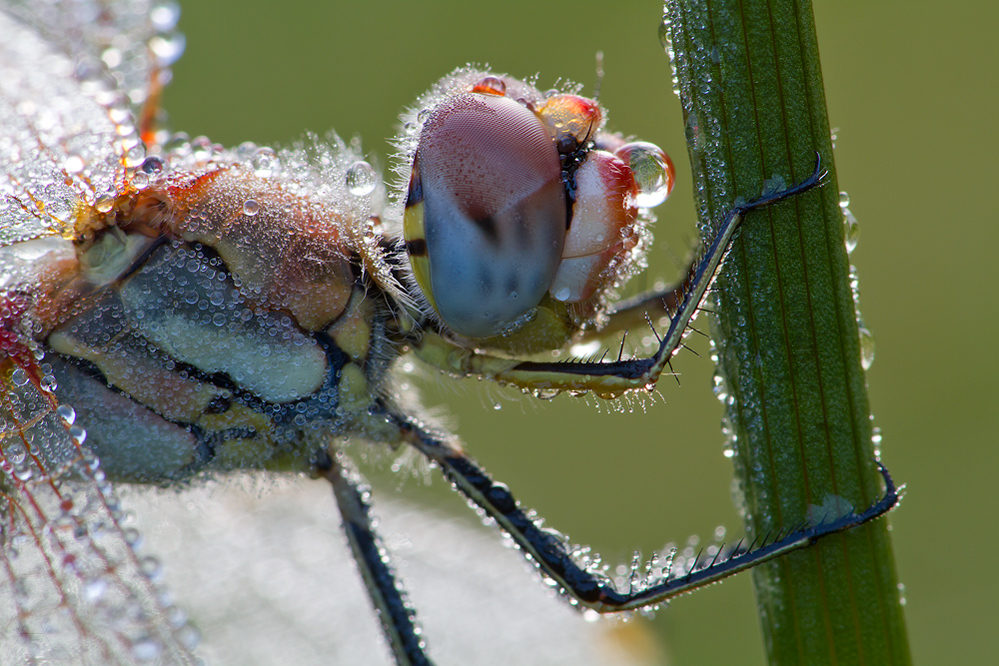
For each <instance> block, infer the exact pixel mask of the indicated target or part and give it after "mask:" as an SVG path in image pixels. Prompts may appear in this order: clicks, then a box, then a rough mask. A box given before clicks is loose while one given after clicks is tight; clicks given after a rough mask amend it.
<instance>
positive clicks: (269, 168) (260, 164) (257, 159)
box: [252, 146, 280, 178]
mask: <svg viewBox="0 0 999 666" xmlns="http://www.w3.org/2000/svg"><path fill="white" fill-rule="evenodd" d="M252 164H253V172H254V173H255V174H256V175H258V176H260V177H261V178H270V177H271V176H272V175H273V174H274V171H275V170H277V168H278V166H279V164H280V162H279V160H278V156H277V153H275V152H274V149H273V148H267V147H266V146H265V147H263V148H259V149H257V152H256V153H255V154H254V155H253V160H252Z"/></svg>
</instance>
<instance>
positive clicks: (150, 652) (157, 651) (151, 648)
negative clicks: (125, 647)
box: [132, 637, 163, 661]
mask: <svg viewBox="0 0 999 666" xmlns="http://www.w3.org/2000/svg"><path fill="white" fill-rule="evenodd" d="M162 653H163V646H162V645H160V644H159V643H158V642H157V641H155V640H153V639H152V638H149V637H146V638H142V639H140V640H137V641H135V642H134V643H132V656H133V657H135V658H136V660H138V661H153V660H154V659H158V658H159V656H160V655H161V654H162Z"/></svg>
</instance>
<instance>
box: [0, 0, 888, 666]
mask: <svg viewBox="0 0 999 666" xmlns="http://www.w3.org/2000/svg"><path fill="white" fill-rule="evenodd" d="M176 19H177V9H176V7H175V6H173V5H169V4H150V5H148V6H143V5H141V3H139V4H137V3H126V2H93V3H88V2H83V3H64V4H59V3H56V4H54V5H49V4H41V3H39V4H35V3H31V2H25V3H14V4H11V5H9V6H8V7H7V8H6V11H5V12H4V13H0V20H2V22H3V25H2V26H0V27H2V30H0V32H2V33H3V34H5V35H9V36H11V37H10V39H7V40H5V44H3V45H2V46H0V58H2V60H0V65H2V68H3V71H4V77H3V81H2V82H0V123H2V127H3V133H2V136H0V166H2V171H3V176H2V181H0V188H2V192H0V195H2V200H0V273H2V276H0V383H2V386H3V391H2V396H0V398H2V402H0V422H2V430H0V447H2V448H0V472H2V477H0V492H2V494H3V495H2V499H3V505H2V507H0V518H2V520H3V523H2V532H0V557H2V562H0V568H2V570H3V571H4V577H5V578H4V579H0V580H2V581H4V585H3V592H2V603H3V606H2V609H0V613H2V614H3V615H2V617H3V618H10V621H5V622H3V626H4V627H5V629H3V630H0V631H5V632H6V633H3V634H0V643H2V644H3V646H4V647H3V648H2V649H3V650H5V651H8V652H10V655H11V658H10V659H8V661H13V662H15V663H17V662H21V663H133V662H135V661H151V662H159V663H197V656H196V655H195V652H194V649H195V644H196V642H197V632H196V630H195V629H194V627H193V626H192V625H191V624H190V623H189V622H188V621H187V618H186V616H185V614H184V613H183V611H182V610H181V609H179V608H177V607H176V605H174V604H173V603H172V602H171V601H170V598H169V596H168V595H167V594H166V592H165V590H164V588H163V587H162V584H161V582H160V579H159V571H158V567H157V564H156V561H155V559H153V558H149V557H144V556H143V555H142V554H141V551H140V550H139V549H138V545H137V544H138V543H139V535H138V533H137V532H136V531H135V530H134V529H133V528H131V527H129V526H128V525H127V521H126V520H125V516H124V515H123V512H122V509H121V503H120V500H119V498H118V496H117V494H116V490H115V488H116V487H117V486H119V485H120V484H125V483H137V484H147V485H155V486H175V487H176V486H181V485H184V484H190V483H192V481H195V480H197V479H201V478H205V477H209V476H213V475H224V474H227V473H236V472H239V471H244V470H253V471H262V472H268V473H273V474H298V475H306V476H310V477H313V478H316V479H324V480H325V481H326V482H328V483H329V485H330V488H331V489H332V494H333V497H334V500H335V504H336V506H337V508H338V510H339V512H340V515H341V526H342V531H343V533H344V535H345V537H346V541H347V543H348V545H349V548H350V550H351V552H352V553H353V556H354V559H355V561H356V563H357V566H358V568H359V570H360V573H361V578H362V580H363V582H364V584H365V586H366V589H367V590H368V594H369V597H370V601H371V604H372V605H373V607H374V609H375V611H376V612H375V616H376V617H377V621H378V623H379V624H380V627H381V630H382V633H383V635H384V637H385V639H386V642H387V644H388V646H389V650H390V651H391V654H392V656H393V658H394V659H395V661H396V663H398V664H428V663H432V662H431V654H432V649H431V648H429V647H428V645H427V641H426V639H425V638H424V636H423V633H422V631H421V629H420V627H419V624H418V622H417V617H416V611H415V610H414V608H412V606H411V604H410V603H409V601H408V599H407V596H406V593H405V591H404V589H403V587H402V585H401V583H400V581H399V578H398V576H397V575H396V573H395V570H394V567H393V564H392V561H391V554H390V552H389V549H388V548H387V547H386V544H385V543H384V542H383V541H382V539H381V538H380V537H379V535H378V532H377V530H376V527H377V526H376V521H375V519H374V517H373V513H372V508H371V491H370V488H369V487H368V486H367V484H366V482H365V481H364V480H363V478H362V477H361V476H360V474H359V472H358V470H357V469H356V467H355V465H354V463H353V462H352V460H351V459H350V457H349V456H348V454H347V449H349V443H351V442H354V441H365V442H368V443H369V444H370V446H373V447H380V448H383V449H384V450H385V451H386V452H389V453H391V454H393V455H415V456H418V457H421V458H422V459H423V460H425V461H426V462H427V463H428V464H429V465H430V466H432V467H433V468H435V469H436V470H438V471H439V472H440V473H441V474H442V475H443V476H444V477H445V478H446V479H447V480H448V482H449V483H450V484H451V485H452V486H453V487H454V489H455V490H456V491H457V492H458V493H460V494H461V495H463V496H464V497H465V499H466V500H467V501H468V502H469V503H470V504H472V505H473V506H474V507H475V508H476V510H477V511H478V512H479V514H480V515H481V516H483V518H485V519H486V520H487V521H489V522H490V523H492V524H494V525H496V526H497V527H498V528H499V529H500V530H501V531H503V532H504V533H505V534H506V535H507V537H508V539H509V540H510V541H511V542H512V543H513V544H514V545H515V546H516V547H517V548H518V549H519V550H520V551H521V552H522V553H523V554H524V555H525V557H526V558H527V559H528V561H530V562H531V563H532V564H533V565H534V566H535V567H536V568H537V570H538V572H539V574H540V576H541V577H542V578H543V580H544V581H545V582H546V583H547V584H548V585H549V586H550V587H552V588H554V589H556V590H558V591H559V592H560V593H561V594H562V595H564V596H565V597H566V598H567V599H569V601H570V603H571V604H572V605H573V606H576V607H577V608H579V609H581V610H587V611H590V612H594V613H615V612H627V611H635V610H643V609H648V608H654V607H656V606H658V605H660V604H662V603H664V602H666V601H668V600H669V599H671V598H673V597H675V596H677V595H679V594H683V593H686V592H689V591H692V590H694V589H696V588H698V587H701V586H704V585H707V584H710V583H712V582H715V581H718V580H720V579H722V578H724V577H727V576H729V575H732V574H734V573H737V572H739V571H743V570H746V569H748V568H751V567H753V566H755V565H757V564H759V563H761V562H764V561H767V560H769V559H772V558H774V557H779V556H780V555H782V554H784V553H787V552H789V551H791V550H794V549H797V548H801V547H805V546H807V545H809V544H811V543H813V542H814V541H815V540H817V539H819V538H821V537H823V536H825V535H827V534H831V533H834V532H839V531H842V530H845V529H850V528H852V527H855V526H857V525H860V524H863V523H864V522H867V521H869V520H873V519H875V518H877V517H878V516H880V515H883V514H884V513H885V512H887V511H888V510H890V509H891V508H892V507H893V506H894V505H895V503H896V502H897V492H896V489H895V486H894V484H893V483H892V480H891V477H890V476H889V475H888V473H887V471H886V470H884V468H883V467H880V465H879V469H880V470H881V471H882V474H883V476H884V481H885V494H884V496H883V497H882V498H881V499H880V500H879V501H878V502H877V503H875V504H873V505H872V506H870V507H867V508H866V509H864V510H861V511H849V512H847V513H845V514H844V515H839V516H831V517H826V518H823V519H821V520H820V521H819V522H816V523H814V524H808V525H803V526H790V527H789V528H788V529H787V530H785V531H782V532H781V533H779V534H775V535H772V536H771V537H769V538H765V539H763V540H761V541H757V542H754V543H751V544H741V543H740V544H736V545H735V546H733V547H729V548H722V547H717V548H713V549H712V550H710V551H708V552H707V553H706V554H705V555H704V556H701V555H695V556H693V557H691V558H687V559H685V560H684V561H683V562H679V561H674V555H675V553H673V552H670V551H667V552H664V553H662V554H657V555H656V556H654V557H653V558H652V560H651V561H650V562H648V563H647V564H644V563H640V562H636V563H634V564H632V565H631V567H630V570H631V572H632V573H631V575H630V576H627V577H625V580H624V581H623V582H622V581H621V580H618V579H616V578H615V576H614V575H613V573H612V569H611V567H610V565H609V564H607V563H605V562H603V561H602V560H601V558H599V557H598V556H597V555H596V554H595V553H593V552H591V551H590V550H589V549H588V548H585V547H582V546H577V545H574V544H573V543H572V542H571V541H570V540H569V539H568V537H565V536H564V535H562V534H560V533H559V532H557V531H555V530H553V529H551V528H549V527H547V526H545V524H544V522H543V520H542V519H541V518H540V517H539V516H538V515H537V514H536V513H535V512H534V511H532V510H529V509H527V508H525V507H523V506H521V504H520V503H519V502H517V500H516V499H515V498H514V495H513V493H512V492H511V491H510V489H508V488H507V487H506V486H505V485H504V484H502V483H500V482H498V481H495V480H493V479H492V477H491V476H490V475H489V474H488V473H487V472H486V471H485V470H484V469H483V468H482V467H481V466H480V465H479V464H478V463H477V462H476V461H475V460H474V459H473V458H472V457H471V455H470V454H469V453H468V452H467V451H466V448H465V446H464V444H463V443H462V442H460V440H458V439H457V438H456V437H455V436H454V435H452V434H451V433H449V432H447V431H446V430H445V429H443V428H441V427H439V426H437V425H435V424H434V423H433V422H432V421H431V420H430V419H428V418H427V417H426V416H425V415H423V414H422V413H421V411H420V410H419V409H417V408H414V407H413V406H412V403H413V402H414V401H413V400H412V399H411V398H410V397H409V396H407V395H405V394H404V393H403V392H402V391H401V390H400V389H399V368H398V367H397V366H398V365H399V364H400V360H401V359H410V358H413V359H416V360H417V361H418V362H419V363H422V364H424V365H425V366H427V367H430V368H434V369H438V370H441V371H443V372H444V373H446V374H447V375H449V376H452V377H456V378H463V377H478V378H481V379H484V380H488V381H491V382H496V383H499V384H503V385H508V386H513V387H516V388H519V389H521V390H522V391H524V392H525V393H527V394H533V395H534V396H537V397H540V398H550V397H552V396H554V395H557V394H560V393H566V394H569V395H582V394H591V395H594V396H597V397H598V398H601V399H615V398H618V397H620V396H622V395H628V394H632V393H634V392H642V391H651V390H654V389H655V386H656V383H657V382H658V381H659V379H660V377H661V376H664V375H668V374H670V372H671V361H672V359H673V357H674V355H675V354H676V353H677V352H678V351H679V350H680V349H682V345H683V339H684V336H685V335H686V334H687V333H688V331H689V325H690V322H691V320H692V319H693V318H694V317H695V315H696V314H697V313H698V312H699V311H700V309H701V306H702V303H703V301H704V299H705V297H706V295H707V293H708V290H709V288H710V286H711V283H712V280H713V279H714V277H715V275H716V274H717V273H718V271H720V270H721V269H722V264H723V258H724V255H725V252H726V250H727V249H728V247H729V245H730V243H731V242H732V239H733V237H734V235H735V233H736V231H737V230H738V228H739V226H740V224H742V223H743V222H744V221H746V222H747V223H752V213H753V211H756V210H759V209H761V208H764V207H767V206H772V205H780V204H781V202H783V201H786V200H787V199H790V198H793V197H796V196H807V193H808V192H809V191H810V190H813V189H814V188H816V187H819V186H821V184H822V170H821V165H820V164H819V163H818V162H817V164H816V168H815V172H814V173H813V174H812V175H811V176H810V177H809V178H807V179H806V180H804V181H802V182H800V183H797V184H795V185H792V186H791V187H788V188H786V189H779V190H772V191H768V192H765V193H764V194H762V195H761V196H760V197H759V198H757V199H754V200H751V201H748V202H743V203H739V204H738V205H733V207H732V209H731V210H730V211H729V212H728V213H727V215H726V216H725V217H724V219H722V220H720V221H719V225H718V229H719V230H718V232H717V234H716V235H715V236H714V237H713V238H710V239H708V241H707V242H706V243H705V246H704V248H703V250H702V251H701V252H700V253H699V255H698V256H697V257H696V259H695V260H694V261H692V262H691V264H690V266H689V267H688V269H687V270H686V272H685V275H684V277H683V279H682V280H681V281H680V282H679V283H678V284H676V285H672V286H670V287H667V288H664V289H660V290H656V291H655V292H653V293H648V294H644V295H641V296H639V297H636V298H632V299H628V300H624V301H622V300H620V299H618V298H617V296H616V294H617V293H618V291H619V289H620V287H621V285H622V284H623V283H624V282H625V281H627V279H628V278H630V277H631V276H632V275H634V274H635V273H637V272H638V271H639V270H640V268H641V266H642V263H643V257H644V254H645V252H646V251H647V249H648V248H649V246H650V243H651V237H652V236H651V227H650V225H651V222H652V217H651V214H650V213H649V212H648V210H649V209H650V208H652V207H654V206H656V205H658V204H659V203H662V201H663V200H664V199H665V198H666V197H667V196H668V195H669V193H670V191H671V189H672V185H673V179H674V174H673V167H672V163H671V161H670V159H669V157H668V156H667V155H666V154H665V153H664V152H663V151H662V150H661V149H659V148H658V147H657V146H654V145H652V144H649V143H646V142H641V141H632V140H626V139H625V138H624V137H623V136H622V135H620V134H616V133H613V132H610V131H609V130H607V129H606V127H605V123H604V116H605V111H604V109H603V108H602V107H601V106H600V104H599V103H598V102H597V101H596V100H594V99H590V98H587V97H584V96H582V95H581V94H580V92H581V91H580V90H579V89H578V88H576V87H572V86H563V87H562V88H560V89H554V90H545V91H542V90H540V89H539V88H537V87H536V86H535V85H534V84H533V83H532V82H529V81H522V80H519V79H516V78H514V77H511V76H508V75H504V74H500V73H496V72H493V71H486V70H482V69H478V68H475V67H463V68H459V69H458V70H455V71H454V72H452V73H451V74H449V75H447V76H446V77H444V78H443V79H441V80H440V81H439V82H438V83H436V84H435V85H433V87H432V88H431V89H430V90H429V92H427V93H426V94H425V95H423V96H422V97H421V98H420V99H418V100H417V101H416V103H415V104H414V106H413V107H412V109H411V110H410V111H408V112H407V113H406V114H405V115H404V116H403V119H402V127H403V129H402V132H401V134H400V136H399V137H397V139H396V144H397V147H398V152H399V158H398V160H397V165H396V171H397V174H398V178H397V183H396V185H395V186H394V189H393V190H392V191H391V192H390V191H389V189H390V187H391V186H390V185H386V184H385V182H384V181H383V179H382V178H381V176H380V175H379V174H378V172H377V171H376V170H375V169H374V168H373V167H372V166H371V165H370V164H369V163H368V162H367V161H365V160H364V159H363V156H362V155H361V154H360V153H359V152H358V151H357V150H356V149H355V148H354V147H352V146H351V145H348V144H346V143H344V142H343V141H341V140H339V139H338V138H336V137H335V136H332V135H331V136H330V137H329V138H328V139H319V138H318V137H309V138H308V139H307V140H306V141H303V142H302V143H301V144H299V145H296V146H292V147H291V148H285V149H278V150H275V149H272V148H269V147H266V146H263V147H261V146H256V145H253V144H243V145H241V146H239V147H237V148H235V149H229V148H226V147H224V146H221V145H218V144H215V143H212V142H211V141H210V140H208V139H204V138H197V139H194V140H191V139H190V138H189V137H187V136H186V135H184V134H181V133H172V132H170V131H169V130H167V129H164V128H162V127H161V126H160V124H159V121H158V107H159V97H160V94H161V92H162V88H163V86H164V85H165V84H166V83H167V81H168V80H169V76H170V74H169V66H170V64H172V62H173V61H174V60H175V59H176V58H177V57H179V55H180V53H181V51H182V50H183V48H182V46H183V40H182V38H181V37H180V36H179V35H178V34H177V33H176V31H175V24H176ZM747 220H748V221H747ZM659 321H665V322H667V323H666V325H665V328H664V330H662V331H660V330H658V329H657V328H656V322H659ZM638 326H649V327H652V330H653V331H654V332H655V334H656V337H657V338H658V343H657V344H656V346H655V349H654V350H653V352H652V353H650V354H649V355H647V356H642V355H633V354H627V355H626V354H625V353H624V349H625V347H624V344H623V342H622V343H621V344H620V347H619V350H614V351H610V352H608V353H606V354H604V355H598V356H596V357H589V356H587V357H581V358H571V357H570V358H566V356H565V353H566V352H567V350H569V349H570V348H572V346H573V345H575V344H577V343H580V342H587V341H592V340H610V339H620V337H621V336H622V335H623V333H624V332H625V331H627V330H629V329H633V328H635V327H638ZM615 346H617V345H615ZM553 352H558V353H560V354H562V355H561V356H555V355H553ZM6 656H8V655H7V653H5V657H6Z"/></svg>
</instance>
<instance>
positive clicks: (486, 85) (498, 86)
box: [472, 76, 506, 96]
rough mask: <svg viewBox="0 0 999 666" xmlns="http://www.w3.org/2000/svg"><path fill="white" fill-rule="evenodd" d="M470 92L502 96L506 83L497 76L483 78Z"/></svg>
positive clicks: (504, 92)
mask: <svg viewBox="0 0 999 666" xmlns="http://www.w3.org/2000/svg"><path fill="white" fill-rule="evenodd" d="M472 92H474V93H483V94H486V95H500V96H502V95H504V94H506V82H505V81H504V80H503V79H501V78H499V77H498V76H484V77H482V79H481V80H480V81H479V82H478V83H476V84H475V85H474V86H472Z"/></svg>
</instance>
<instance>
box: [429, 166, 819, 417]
mask: <svg viewBox="0 0 999 666" xmlns="http://www.w3.org/2000/svg"><path fill="white" fill-rule="evenodd" d="M823 176H824V171H823V170H822V165H821V162H820V161H819V159H818V158H816V162H815V171H814V172H813V173H812V175H811V176H809V177H808V178H807V179H805V180H804V181H802V182H800V183H798V184H796V185H792V186H791V187H789V188H787V189H784V190H778V191H776V192H772V193H769V194H765V195H763V196H761V197H760V198H758V199H754V200H752V201H749V202H746V203H742V204H739V205H737V206H735V207H734V208H733V209H732V210H731V211H729V213H728V214H727V215H726V216H725V219H724V220H723V221H722V224H721V228H720V229H719V231H718V235H717V236H716V237H715V239H714V240H713V241H712V242H711V244H710V245H709V246H708V247H707V249H706V250H705V251H704V254H703V256H702V257H701V258H700V260H698V261H695V262H694V263H693V264H692V265H691V267H690V269H689V270H688V272H687V275H686V277H685V278H684V280H683V281H682V282H681V283H680V285H679V286H678V287H676V288H674V289H672V290H671V291H670V292H668V293H664V294H662V299H663V300H662V305H661V306H660V305H659V304H658V296H659V295H653V296H652V297H651V298H647V299H646V300H640V301H638V302H635V303H631V304H629V305H628V306H627V307H625V308H623V309H620V310H618V311H616V312H615V313H612V317H616V323H615V327H618V326H619V325H630V323H631V321H633V320H634V319H636V317H637V316H638V315H639V313H640V312H641V316H642V317H643V318H644V317H645V315H646V314H648V313H650V310H651V312H652V314H669V315H670V324H669V327H668V328H667V329H666V332H665V334H664V335H663V336H662V337H661V338H660V340H659V348H658V349H657V350H656V352H655V353H654V354H653V355H652V356H649V357H647V358H636V359H628V360H622V359H618V360H616V361H608V362H589V361H568V362H537V361H519V360H515V359H507V358H502V357H497V356H490V355H488V354H481V353H479V352H475V351H472V350H468V349H459V348H456V347H454V346H453V345H451V344H449V343H448V342H447V341H446V340H443V339H442V338H439V337H438V336H436V335H433V334H428V335H427V336H426V337H425V338H424V340H423V341H422V342H421V345H419V346H417V347H416V348H415V350H414V351H415V353H416V354H417V356H419V357H420V358H421V359H423V360H424V361H426V362H428V363H430V364H432V365H435V366H437V367H438V368H441V369H442V370H445V371H447V372H449V373H451V374H453V375H458V376H468V375H476V376H480V377H487V378H489V379H494V380H496V381H499V382H503V383H506V384H513V385H514V386H518V387H520V388H522V389H526V390H529V391H552V390H557V391H573V392H578V391H592V392H593V393H595V394H596V395H598V396H600V397H606V398H613V397H617V396H619V395H621V394H623V393H625V392H627V391H631V390H634V389H641V388H645V389H651V388H653V387H654V386H655V384H656V382H657V381H658V380H659V376H660V375H661V374H662V372H663V370H664V369H665V368H666V366H667V365H668V364H669V362H670V360H671V359H672V358H673V356H674V355H675V354H676V353H677V350H678V349H679V348H680V345H681V343H682V341H683V337H684V333H685V332H686V330H687V326H688V325H689V324H690V321H691V320H692V319H693V317H694V315H695V314H697V311H698V309H699V308H700V307H701V304H702V303H703V302H704V297H705V295H706V294H707V292H708V289H709V288H710V287H711V284H712V282H714V279H715V276H716V275H717V274H718V270H719V269H720V267H721V264H722V260H723V259H724V257H725V254H726V253H727V252H728V248H729V246H730V245H731V243H732V238H733V237H734V235H735V232H736V231H737V230H738V228H739V225H740V223H741V222H742V220H743V219H744V218H745V216H746V215H747V214H748V213H750V212H752V211H754V210H757V209H759V208H764V207H766V206H769V205H771V204H774V203H777V202H779V201H784V200H785V199H788V198H790V197H793V196H795V195H797V194H801V193H802V192H807V191H808V190H811V189H813V188H815V187H818V186H820V185H821V184H822V178H823ZM652 299H655V301H656V302H655V305H656V307H655V308H648V307H647V306H648V305H649V301H650V300H652ZM643 309H644V311H643ZM650 316H651V315H650ZM614 321H615V320H614V319H612V322H614Z"/></svg>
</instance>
